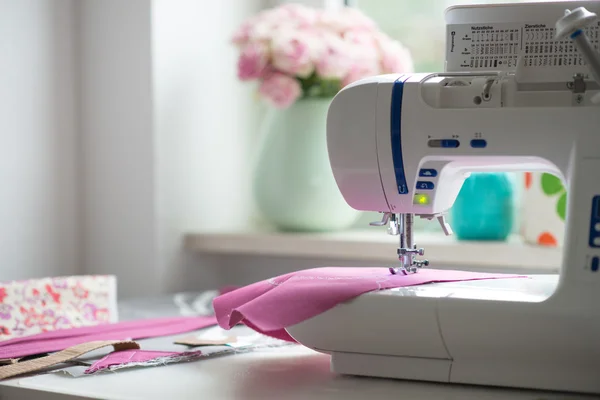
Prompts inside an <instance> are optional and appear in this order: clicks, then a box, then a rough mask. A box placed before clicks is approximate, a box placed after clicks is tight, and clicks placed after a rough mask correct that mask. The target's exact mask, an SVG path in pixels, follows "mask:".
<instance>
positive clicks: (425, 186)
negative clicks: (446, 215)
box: [417, 181, 600, 239]
mask: <svg viewBox="0 0 600 400" xmlns="http://www.w3.org/2000/svg"><path fill="white" fill-rule="evenodd" d="M433 187H434V184H433V182H429V181H418V182H417V189H421V190H433ZM598 239H600V238H598Z"/></svg>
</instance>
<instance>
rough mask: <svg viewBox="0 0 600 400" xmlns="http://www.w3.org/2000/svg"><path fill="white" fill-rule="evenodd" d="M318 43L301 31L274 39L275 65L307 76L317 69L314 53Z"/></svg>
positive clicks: (289, 71) (283, 70) (293, 73)
mask: <svg viewBox="0 0 600 400" xmlns="http://www.w3.org/2000/svg"><path fill="white" fill-rule="evenodd" d="M317 46H318V44H317V43H316V42H315V41H313V43H311V38H310V37H309V36H308V35H306V34H303V33H301V32H300V31H291V32H288V33H287V34H284V35H281V36H279V37H276V38H274V39H273V42H272V49H273V66H274V67H275V68H276V69H278V70H280V71H282V72H286V73H288V74H291V75H297V76H300V77H302V78H306V77H308V76H310V74H312V72H313V71H314V69H315V66H314V64H313V53H314V52H315V49H316V47H317Z"/></svg>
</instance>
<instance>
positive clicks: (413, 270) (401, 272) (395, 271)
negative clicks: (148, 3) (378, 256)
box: [388, 260, 429, 275]
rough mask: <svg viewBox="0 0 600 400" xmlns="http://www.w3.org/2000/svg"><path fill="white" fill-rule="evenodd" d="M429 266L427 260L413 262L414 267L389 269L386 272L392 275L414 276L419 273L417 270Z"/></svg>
mask: <svg viewBox="0 0 600 400" xmlns="http://www.w3.org/2000/svg"><path fill="white" fill-rule="evenodd" d="M428 265H429V261H427V260H415V261H414V265H412V266H410V267H389V268H388V270H389V271H390V274H392V275H409V274H415V273H417V272H418V271H419V268H423V267H426V266H428Z"/></svg>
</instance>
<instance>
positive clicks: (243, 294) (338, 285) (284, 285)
mask: <svg viewBox="0 0 600 400" xmlns="http://www.w3.org/2000/svg"><path fill="white" fill-rule="evenodd" d="M517 277H519V276H517V275H506V274H487V273H477V272H465V271H451V270H434V269H422V270H420V271H419V272H418V273H416V274H411V275H392V274H390V273H389V271H388V270H387V269H386V268H341V267H327V268H314V269H308V270H304V271H299V272H292V273H289V274H285V275H281V276H278V277H276V278H271V279H268V280H265V281H261V282H257V283H254V284H252V285H249V286H246V287H243V288H240V289H237V290H235V291H233V292H229V293H225V294H223V295H221V296H219V297H217V298H216V299H215V300H214V301H213V305H214V308H215V314H216V316H217V321H218V323H219V325H220V326H221V327H222V328H224V329H230V328H231V327H233V326H234V325H235V324H237V323H239V322H243V323H244V324H246V325H248V326H249V327H250V328H252V329H254V330H256V331H258V332H261V333H264V334H266V335H269V336H272V337H275V338H277V339H282V340H287V341H291V342H293V341H294V339H292V337H291V336H290V335H289V334H288V333H287V332H286V331H285V329H284V328H286V327H288V326H292V325H295V324H298V323H300V322H302V321H305V320H307V319H309V318H311V317H314V316H315V315H318V314H320V313H322V312H325V311H327V310H329V309H330V308H333V307H334V306H336V305H337V304H339V303H342V302H344V301H347V300H350V299H352V298H354V297H357V296H359V295H361V294H363V293H366V292H370V291H373V290H382V289H390V288H395V287H402V286H415V285H423V284H426V283H433V282H455V281H469V280H479V279H498V278H517Z"/></svg>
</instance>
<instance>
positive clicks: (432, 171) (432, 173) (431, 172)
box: [419, 168, 600, 231]
mask: <svg viewBox="0 0 600 400" xmlns="http://www.w3.org/2000/svg"><path fill="white" fill-rule="evenodd" d="M419 176H428V177H434V176H437V171H436V170H435V169H428V168H423V169H421V170H420V171H419ZM598 227H599V228H598V229H597V230H598V231H600V223H599V224H598Z"/></svg>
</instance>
